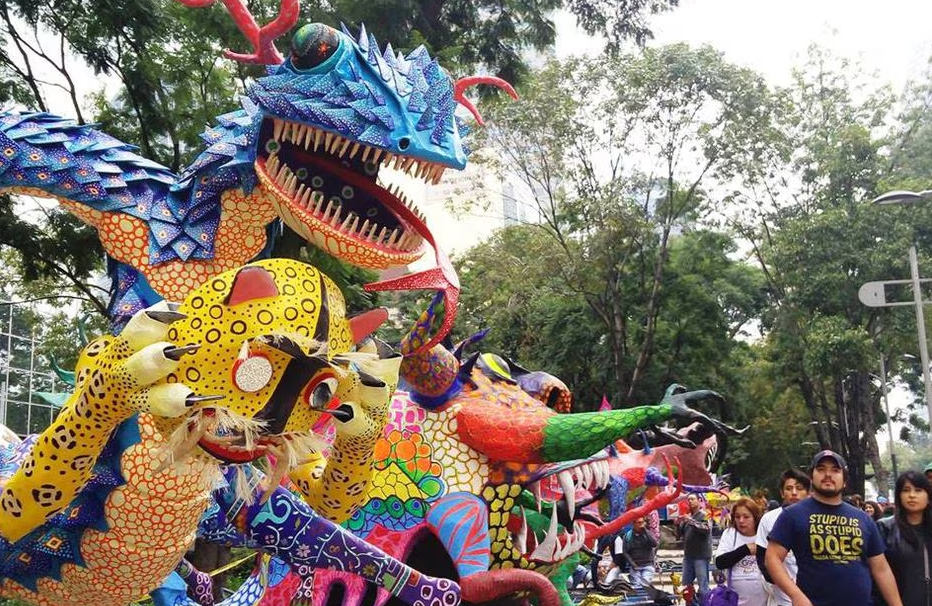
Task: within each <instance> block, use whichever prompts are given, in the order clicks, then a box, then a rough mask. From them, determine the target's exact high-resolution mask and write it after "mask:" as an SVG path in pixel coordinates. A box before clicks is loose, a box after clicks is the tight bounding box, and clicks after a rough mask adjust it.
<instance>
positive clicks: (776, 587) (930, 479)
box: [607, 450, 932, 606]
mask: <svg viewBox="0 0 932 606" xmlns="http://www.w3.org/2000/svg"><path fill="white" fill-rule="evenodd" d="M847 479H848V467H847V464H846V462H845V460H844V459H843V458H842V457H841V456H840V455H839V454H837V453H835V452H832V451H830V450H825V451H822V452H820V453H818V454H817V455H816V456H815V457H813V459H812V461H811V464H810V467H809V470H808V473H803V472H802V471H800V470H796V469H788V470H786V471H785V472H784V473H783V474H781V476H780V478H779V496H780V499H781V502H780V503H775V502H769V503H768V502H767V501H766V500H763V501H761V499H752V498H740V499H738V500H737V501H736V502H734V503H733V504H732V505H731V508H730V512H729V515H728V521H727V528H726V529H725V530H724V532H723V533H722V535H721V537H720V539H719V541H718V544H717V547H716V548H715V550H714V552H713V550H712V524H711V520H710V518H709V515H708V514H707V512H706V511H705V510H704V508H703V504H702V501H701V500H700V498H699V497H698V496H697V495H695V494H690V495H688V496H687V505H688V510H689V511H688V513H687V514H684V515H681V516H679V517H678V518H677V519H676V532H677V536H678V538H680V539H682V541H683V573H682V586H683V595H684V596H685V598H686V602H687V606H690V602H692V603H693V604H695V605H696V606H715V604H714V602H715V600H714V599H713V600H712V602H713V604H711V605H710V604H709V600H710V598H709V596H710V587H709V572H710V568H712V565H714V568H715V569H716V570H718V571H720V572H721V573H722V575H721V577H719V578H720V584H722V585H727V586H728V587H729V588H730V590H731V591H732V592H734V593H736V594H737V600H738V606H870V605H872V604H876V605H877V606H932V576H930V570H932V567H930V561H932V553H930V549H932V463H930V464H929V466H928V467H927V468H926V469H925V470H923V471H922V472H920V471H912V470H911V471H906V472H904V473H902V474H900V476H899V477H898V478H897V479H896V484H895V487H894V495H893V496H894V498H893V503H887V502H885V500H882V499H878V500H877V501H866V500H864V499H863V498H861V497H860V496H858V495H851V496H849V497H843V493H844V489H845V486H846V482H847ZM656 550H657V538H656V537H655V536H652V535H651V533H650V532H648V531H647V528H646V519H644V518H642V519H639V520H637V521H635V522H634V524H633V527H632V528H631V529H630V530H628V531H627V532H626V533H623V534H622V535H620V536H619V537H617V538H616V540H615V542H614V543H613V545H612V547H611V553H612V556H613V565H612V566H611V571H610V572H609V574H608V576H607V580H609V581H611V580H613V578H614V579H618V578H620V571H621V570H622V569H627V570H628V573H629V582H630V584H631V585H632V586H634V587H646V586H649V585H650V584H651V581H652V579H653V576H654V572H655V568H654V560H655V557H656ZM613 574H614V575H615V576H614V577H612V576H611V575H613ZM694 584H695V588H693V585H694Z"/></svg>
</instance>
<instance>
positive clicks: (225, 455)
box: [197, 439, 265, 463]
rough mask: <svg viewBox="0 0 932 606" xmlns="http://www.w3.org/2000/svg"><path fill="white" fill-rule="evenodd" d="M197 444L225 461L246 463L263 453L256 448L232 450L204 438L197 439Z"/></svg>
mask: <svg viewBox="0 0 932 606" xmlns="http://www.w3.org/2000/svg"><path fill="white" fill-rule="evenodd" d="M197 444H198V446H200V447H201V448H202V449H203V450H204V451H205V452H207V453H208V454H209V455H211V456H213V457H215V458H217V459H220V460H221V461H225V462H227V463H248V462H250V461H255V460H256V459H258V458H259V457H261V456H262V455H263V454H265V453H264V451H261V450H258V449H253V450H232V449H230V448H227V447H225V446H223V445H221V444H216V443H214V442H209V441H207V440H204V439H201V440H199V441H198V443H197Z"/></svg>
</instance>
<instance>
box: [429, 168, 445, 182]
mask: <svg viewBox="0 0 932 606" xmlns="http://www.w3.org/2000/svg"><path fill="white" fill-rule="evenodd" d="M445 170H446V167H445V166H441V167H440V169H439V170H438V171H437V173H436V174H435V175H434V178H433V181H432V183H434V184H435V185H436V184H437V183H440V179H442V178H443V171H445Z"/></svg>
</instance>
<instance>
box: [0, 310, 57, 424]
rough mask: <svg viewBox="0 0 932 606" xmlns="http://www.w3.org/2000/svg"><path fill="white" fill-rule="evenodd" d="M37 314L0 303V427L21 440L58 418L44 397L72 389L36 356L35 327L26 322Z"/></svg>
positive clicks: (44, 361) (42, 358)
mask: <svg viewBox="0 0 932 606" xmlns="http://www.w3.org/2000/svg"><path fill="white" fill-rule="evenodd" d="M35 311H36V309H35V308H34V307H33V306H32V305H30V304H28V303H10V302H6V301H0V423H2V424H3V425H6V426H7V427H9V428H10V429H12V430H13V431H14V432H15V433H17V434H19V435H21V436H23V435H27V434H30V433H38V432H40V431H42V430H43V429H45V428H46V427H48V425H49V424H50V423H51V422H52V420H53V419H54V418H55V415H56V414H58V409H57V408H56V407H54V406H53V405H52V404H51V403H50V402H48V401H46V400H45V399H43V396H42V394H43V393H54V392H56V391H64V390H68V389H69V387H68V386H67V385H65V384H64V383H63V382H62V381H60V380H58V377H57V376H56V375H55V373H54V371H52V368H51V366H50V365H49V362H48V360H46V359H45V358H44V357H42V356H41V355H39V354H38V352H37V349H36V347H37V343H38V342H37V340H36V336H35V329H34V324H33V325H32V326H33V328H28V325H29V324H31V323H30V322H27V321H26V319H27V318H28V317H29V316H31V315H33V313H34V312H35Z"/></svg>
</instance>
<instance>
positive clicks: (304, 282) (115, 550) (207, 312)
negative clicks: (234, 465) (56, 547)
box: [0, 260, 398, 606]
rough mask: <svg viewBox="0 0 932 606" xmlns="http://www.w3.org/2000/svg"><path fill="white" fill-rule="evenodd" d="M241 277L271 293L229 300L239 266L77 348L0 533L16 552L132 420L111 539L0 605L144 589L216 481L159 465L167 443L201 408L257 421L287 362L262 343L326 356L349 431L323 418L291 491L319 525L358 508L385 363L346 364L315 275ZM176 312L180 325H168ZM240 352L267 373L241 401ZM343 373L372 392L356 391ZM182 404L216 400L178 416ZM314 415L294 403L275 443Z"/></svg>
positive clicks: (200, 471)
mask: <svg viewBox="0 0 932 606" xmlns="http://www.w3.org/2000/svg"><path fill="white" fill-rule="evenodd" d="M251 267H261V268H262V269H264V270H265V272H267V274H268V276H270V277H271V286H270V283H269V280H266V283H265V285H264V286H263V287H261V288H258V289H256V288H252V287H250V288H247V289H246V290H245V291H244V290H242V289H240V288H238V287H237V279H238V276H239V277H241V278H242V277H244V276H248V275H249V272H248V269H249V268H248V267H247V268H246V269H244V270H237V271H231V272H227V273H223V274H220V275H218V276H216V277H214V278H213V279H212V280H210V281H208V282H207V283H205V284H203V285H202V286H201V287H199V288H198V289H197V290H195V291H193V292H192V293H191V294H190V295H189V296H188V297H187V299H186V300H185V302H184V303H183V304H182V305H181V306H180V307H179V308H178V309H177V310H175V309H173V308H172V307H170V306H168V305H165V304H163V305H161V306H159V307H157V308H155V309H150V310H147V311H143V312H140V313H138V314H136V315H135V316H134V317H133V319H132V320H130V322H129V324H128V325H127V327H126V329H124V331H123V333H121V334H120V335H119V336H117V337H106V338H102V339H99V340H97V341H94V342H93V343H91V344H90V345H88V346H87V347H86V348H85V350H84V351H83V352H82V355H81V357H80V360H79V363H78V366H77V375H76V389H75V393H74V394H73V395H72V397H71V398H70V399H69V400H68V402H67V403H66V404H65V406H64V407H63V409H62V411H61V413H60V414H59V415H58V418H57V419H56V422H55V423H54V424H53V425H52V426H51V427H49V429H48V430H47V431H46V432H44V433H43V434H42V435H41V436H40V437H39V439H38V441H37V442H36V444H35V446H34V448H33V450H32V452H31V454H30V455H29V456H28V457H27V458H26V459H25V461H24V464H23V465H22V467H21V468H20V469H19V470H17V472H16V473H15V474H14V475H13V476H12V477H11V478H10V480H9V481H8V482H7V483H6V484H5V485H3V486H0V489H2V493H0V534H2V536H3V537H4V538H6V539H8V540H16V539H17V538H19V537H22V536H24V535H25V534H26V533H28V532H29V531H30V530H32V529H34V528H36V527H37V526H39V525H41V523H42V522H44V521H45V520H47V519H48V518H49V517H50V516H52V515H54V514H55V513H58V512H59V511H61V510H62V509H63V508H64V507H65V506H66V505H68V503H69V502H71V501H72V499H73V498H74V495H75V494H76V493H77V491H79V490H80V489H81V487H83V486H84V484H85V483H86V482H87V481H88V479H89V475H90V471H91V469H92V467H93V464H94V462H95V461H96V460H97V457H98V456H99V454H100V452H101V450H102V448H103V446H104V445H105V444H106V442H107V440H108V439H109V438H110V436H111V434H112V432H113V430H114V429H115V428H116V426H117V425H118V424H119V423H120V422H122V421H123V420H125V419H127V418H129V417H130V416H132V415H133V414H135V413H140V414H139V416H138V419H139V420H138V425H139V434H140V441H139V443H137V444H134V445H132V446H130V447H129V448H127V450H126V451H124V452H123V453H122V455H121V456H120V468H121V473H122V475H123V477H124V479H125V480H126V483H125V484H123V485H121V486H118V487H116V488H114V490H113V491H112V492H111V493H110V494H109V496H108V497H107V500H106V503H105V507H104V515H105V521H106V523H107V525H108V527H109V528H111V530H108V531H104V532H101V531H98V530H95V529H88V530H86V531H85V532H84V534H83V535H82V537H81V545H80V550H81V556H82V559H83V562H84V565H83V566H73V565H65V566H63V567H62V571H61V579H60V580H56V579H50V578H43V579H39V580H38V591H35V592H34V591H32V590H30V589H27V588H25V587H22V586H20V585H18V584H16V583H15V582H13V581H10V580H7V581H4V582H2V583H0V594H2V595H4V596H10V597H15V598H21V599H26V600H28V601H30V602H33V603H35V604H39V605H40V606H51V605H55V606H63V605H81V606H88V605H95V604H97V605H99V604H118V603H119V604H123V603H129V602H131V601H133V600H135V599H137V598H139V597H140V596H141V595H144V594H145V593H146V592H148V591H149V590H151V589H152V588H153V587H155V586H157V585H158V584H159V583H160V582H161V581H162V580H163V579H164V578H165V576H166V575H167V574H168V573H169V572H170V571H171V570H172V569H173V568H174V567H175V565H176V564H177V563H178V561H179V560H180V558H181V557H182V556H183V554H184V552H185V550H186V549H187V548H188V547H189V546H190V544H191V542H192V541H193V540H194V537H195V533H196V530H197V524H198V520H199V518H200V516H201V514H202V513H203V511H204V510H205V508H206V507H207V505H208V503H209V496H210V491H211V490H212V488H213V486H214V483H215V481H216V478H217V470H218V461H217V460H216V459H214V458H212V457H210V456H209V455H208V454H207V453H206V452H204V451H201V450H200V449H195V450H194V451H193V453H192V454H191V456H188V457H186V458H184V459H183V460H178V461H176V462H175V463H174V464H172V465H169V466H168V467H164V466H163V459H162V458H161V457H162V455H163V454H164V453H165V451H166V448H167V446H168V444H169V442H168V437H169V436H170V435H172V434H173V433H177V431H176V430H178V429H179V428H181V427H183V426H184V425H188V424H189V423H190V421H191V420H192V419H194V418H195V417H196V416H197V415H198V414H200V413H202V412H204V411H203V410H202V409H203V408H205V407H211V408H214V409H226V410H228V411H230V412H232V413H236V414H237V415H240V416H243V417H249V416H251V415H254V414H255V413H256V412H258V411H259V410H261V409H262V407H263V406H264V405H265V403H266V401H267V400H268V397H269V396H270V394H271V393H272V391H274V387H275V386H276V385H277V384H278V381H279V380H280V379H281V370H282V369H283V367H284V366H283V365H284V364H285V358H286V357H288V356H287V355H286V354H285V353H283V352H282V351H280V350H279V349H276V348H275V347H272V346H271V344H274V343H275V339H276V338H280V339H288V341H289V343H293V344H295V345H296V346H298V347H300V348H301V349H302V350H303V353H304V354H306V355H314V354H316V356H318V357H323V358H326V361H325V362H324V363H322V364H321V368H322V370H321V371H320V372H329V373H333V375H334V377H335V378H336V380H337V390H336V395H337V397H338V398H339V399H340V401H341V402H342V403H343V404H344V405H346V406H349V407H351V408H352V409H353V412H354V414H353V417H352V419H351V420H349V421H346V422H344V421H339V420H335V426H336V435H337V437H336V440H335V441H334V443H333V444H332V446H331V453H330V457H329V459H328V460H325V461H318V462H317V463H318V465H317V466H316V467H314V469H315V471H317V472H318V475H317V477H316V478H313V479H309V480H308V481H307V482H306V483H305V485H304V486H303V488H304V490H305V491H306V492H307V493H308V497H309V500H311V502H321V503H323V505H324V506H329V507H330V510H329V511H328V515H329V516H330V517H335V518H339V517H344V516H346V515H348V512H350V511H351V510H352V507H354V506H355V504H356V503H358V501H359V499H360V498H361V497H359V496H356V495H355V494H354V493H356V492H357V491H358V492H359V494H360V495H362V494H364V493H365V488H366V486H367V484H366V482H367V479H368V477H369V475H370V474H371V459H372V450H373V448H372V446H371V444H372V443H374V441H375V439H376V438H377V436H378V435H381V433H382V431H383V428H384V424H385V421H386V410H387V407H388V402H389V394H390V393H391V392H392V391H393V390H394V386H395V384H396V383H397V374H398V360H397V359H395V360H391V359H390V360H378V359H375V358H373V357H371V356H370V357H366V356H365V355H363V354H359V353H346V352H348V351H349V350H350V349H351V347H352V345H353V344H352V339H353V338H352V331H351V330H350V326H349V324H348V321H347V319H346V314H345V309H344V305H343V299H342V296H341V294H340V292H339V290H338V289H337V288H336V286H335V285H334V284H333V282H331V281H330V280H329V279H328V278H327V277H326V276H323V275H322V274H320V272H318V271H317V270H316V269H314V268H312V267H308V266H306V265H304V264H302V263H299V262H296V261H286V260H272V261H261V262H259V263H256V264H253V265H252V266H251ZM243 272H245V273H243ZM253 273H255V272H253ZM260 282H261V280H260ZM273 290H274V293H273ZM325 310H326V311H325ZM151 312H159V313H151ZM179 312H181V313H183V314H186V317H185V318H183V319H178V318H180V315H179ZM172 320H175V321H174V323H170V322H171V321H172ZM244 343H245V344H246V354H247V355H249V356H264V358H265V359H267V360H268V361H269V363H270V365H271V367H272V369H273V372H272V373H271V374H270V375H269V376H268V384H266V385H262V386H260V387H259V388H258V389H256V385H255V383H250V384H248V385H247V387H248V389H249V390H248V391H243V390H241V389H239V388H238V387H237V385H236V382H235V380H234V376H235V369H236V366H237V361H239V360H241V359H242V356H243V349H244V348H243V344H244ZM187 345H200V347H199V348H190V349H188V350H187V353H186V354H185V355H183V356H181V359H180V361H175V360H173V359H171V356H167V355H166V351H172V349H174V350H175V351H178V348H179V347H184V346H187ZM321 345H324V346H325V348H324V350H323V351H322V350H321V349H320V347H321ZM292 353H293V352H292ZM341 356H342V357H341ZM344 358H345V359H344ZM349 359H352V360H353V362H354V364H353V365H350V364H349V363H348V362H347V360H349ZM357 369H359V370H362V371H364V372H366V373H367V374H368V375H371V376H372V377H374V378H377V379H380V380H381V382H376V384H375V385H373V384H372V383H373V382H372V381H368V382H367V383H368V384H364V383H363V382H361V381H360V379H359V375H358V374H357ZM262 376H265V375H262ZM311 383H313V379H311ZM191 395H215V396H223V398H222V399H219V400H211V401H207V402H197V403H196V404H194V405H193V406H192V405H190V402H189V401H188V397H189V396H191ZM320 415H321V413H320V412H318V411H315V410H311V408H310V407H309V406H308V405H307V403H306V402H305V401H304V398H303V396H299V401H297V402H295V406H294V408H293V410H291V413H290V416H289V417H288V419H287V422H286V423H285V424H284V429H283V430H282V433H287V432H308V431H309V430H310V428H311V427H312V426H313V424H314V423H316V422H317V421H318V420H319V419H320ZM328 495H337V497H336V498H335V499H334V498H332V497H329V496H328Z"/></svg>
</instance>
